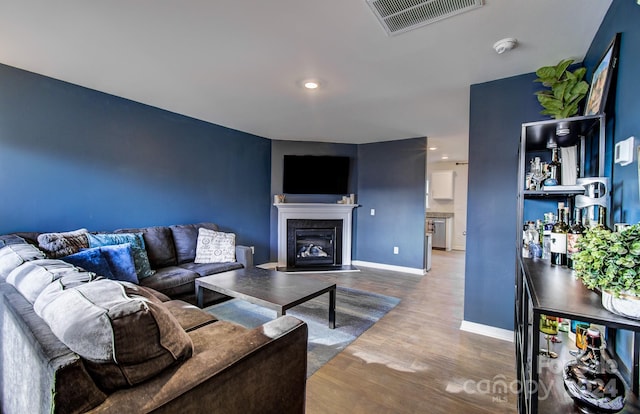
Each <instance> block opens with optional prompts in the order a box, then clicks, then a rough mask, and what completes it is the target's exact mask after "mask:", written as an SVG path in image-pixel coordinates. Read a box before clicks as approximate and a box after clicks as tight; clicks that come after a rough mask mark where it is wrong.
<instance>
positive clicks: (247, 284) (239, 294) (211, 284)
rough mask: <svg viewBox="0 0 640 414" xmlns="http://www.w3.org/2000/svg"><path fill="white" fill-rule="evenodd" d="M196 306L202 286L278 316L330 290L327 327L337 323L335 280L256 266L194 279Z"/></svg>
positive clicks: (333, 326) (199, 301) (202, 293)
mask: <svg viewBox="0 0 640 414" xmlns="http://www.w3.org/2000/svg"><path fill="white" fill-rule="evenodd" d="M195 282H196V297H197V300H198V307H200V308H202V306H203V305H204V289H209V290H213V291H215V292H218V293H222V294H223V295H227V296H231V297H234V298H238V299H242V300H246V301H247V302H251V303H253V304H256V305H259V306H264V307H265V308H269V309H273V310H275V311H276V312H277V313H278V317H280V316H282V315H284V314H285V313H286V311H287V309H290V308H292V307H294V306H296V305H299V304H301V303H303V302H306V301H308V300H309V299H312V298H315V297H317V296H320V295H322V294H324V293H327V292H329V328H331V329H334V328H335V327H336V284H335V283H329V282H322V281H319V280H315V279H311V278H308V277H306V276H305V275H304V274H300V275H290V274H287V273H283V272H278V271H275V270H267V269H262V268H258V267H252V268H245V269H238V270H231V271H229V272H223V273H218V274H215V275H211V276H204V277H200V278H198V279H196V281H195Z"/></svg>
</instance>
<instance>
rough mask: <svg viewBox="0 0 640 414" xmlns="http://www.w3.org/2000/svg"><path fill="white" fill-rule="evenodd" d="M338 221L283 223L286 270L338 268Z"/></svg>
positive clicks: (339, 252)
mask: <svg viewBox="0 0 640 414" xmlns="http://www.w3.org/2000/svg"><path fill="white" fill-rule="evenodd" d="M342 228H343V222H342V220H313V219H289V220H287V268H330V267H333V266H338V267H339V266H341V265H342Z"/></svg>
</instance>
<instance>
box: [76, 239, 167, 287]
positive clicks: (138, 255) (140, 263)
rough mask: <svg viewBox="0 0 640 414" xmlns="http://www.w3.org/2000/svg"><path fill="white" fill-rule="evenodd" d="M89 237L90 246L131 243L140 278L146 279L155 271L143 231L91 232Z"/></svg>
mask: <svg viewBox="0 0 640 414" xmlns="http://www.w3.org/2000/svg"><path fill="white" fill-rule="evenodd" d="M87 237H88V238H89V247H103V246H113V245H115V244H126V243H129V244H130V245H131V251H132V252H133V262H134V263H135V265H136V274H137V275H138V279H144V278H145V277H149V276H151V275H153V274H154V273H155V272H154V271H153V270H151V265H150V264H149V256H147V251H146V250H145V247H144V239H143V238H142V233H117V234H116V233H98V234H89V235H88V236H87Z"/></svg>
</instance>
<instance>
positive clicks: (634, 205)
mask: <svg viewBox="0 0 640 414" xmlns="http://www.w3.org/2000/svg"><path fill="white" fill-rule="evenodd" d="M638 22H640V6H639V5H637V4H636V2H635V1H633V0H617V1H614V2H613V3H612V4H611V7H610V8H609V11H608V12H607V15H606V16H605V18H604V20H603V22H602V24H601V25H600V28H599V30H598V33H597V34H596V36H595V38H594V39H593V42H592V43H591V47H590V48H589V51H588V52H587V55H586V57H585V65H586V66H587V68H589V69H590V71H589V76H591V73H592V72H593V69H594V68H595V66H596V65H597V64H598V61H599V60H600V57H601V56H602V54H603V53H604V51H605V49H606V48H607V46H608V44H609V42H610V41H611V39H613V37H614V35H615V34H616V33H618V32H620V33H622V36H621V42H620V59H619V62H618V72H617V79H616V85H615V88H614V89H613V90H612V91H611V94H610V95H609V99H608V101H607V118H608V121H609V122H608V132H609V135H608V138H611V137H613V143H617V142H620V141H623V140H625V139H627V138H628V137H629V136H635V137H636V141H635V147H636V148H637V147H638V144H640V82H639V81H638V76H639V74H640V54H639V53H638V50H640V24H638ZM612 146H613V144H612V145H610V148H611V147H612ZM634 151H636V150H635V149H634ZM608 155H609V156H608V157H607V159H608V166H609V168H610V169H611V170H612V173H611V176H612V184H613V190H612V191H613V203H612V209H613V222H614V223H617V222H626V223H631V224H633V223H638V222H640V200H639V197H640V196H639V194H638V158H637V153H636V155H634V162H633V163H631V164H629V165H627V166H624V167H622V166H620V165H617V164H616V165H613V167H611V164H612V156H611V153H610V154H608ZM617 345H618V347H617V352H618V354H619V356H620V358H621V359H622V361H623V362H624V363H625V364H626V365H627V367H630V366H631V361H632V351H633V346H634V345H633V334H632V333H631V332H629V331H623V330H620V331H618V337H617ZM636 346H640V345H636Z"/></svg>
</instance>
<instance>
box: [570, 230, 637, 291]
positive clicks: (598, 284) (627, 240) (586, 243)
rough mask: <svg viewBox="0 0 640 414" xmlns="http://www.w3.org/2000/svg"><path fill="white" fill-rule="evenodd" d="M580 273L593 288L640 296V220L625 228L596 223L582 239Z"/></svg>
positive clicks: (575, 260)
mask: <svg viewBox="0 0 640 414" xmlns="http://www.w3.org/2000/svg"><path fill="white" fill-rule="evenodd" d="M578 248H579V249H580V251H579V252H578V253H576V254H574V256H573V263H574V269H575V271H576V275H577V276H578V278H579V279H581V280H582V282H583V283H584V285H585V286H586V287H588V288H589V289H596V288H598V289H601V290H606V291H608V292H610V293H611V294H613V295H615V296H620V295H623V294H631V295H636V296H640V224H634V225H633V226H629V227H627V228H626V229H625V230H623V231H621V232H612V231H611V230H609V229H606V228H602V227H594V228H591V229H589V230H587V232H586V233H585V234H584V235H583V236H582V238H581V239H580V241H579V242H578Z"/></svg>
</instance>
